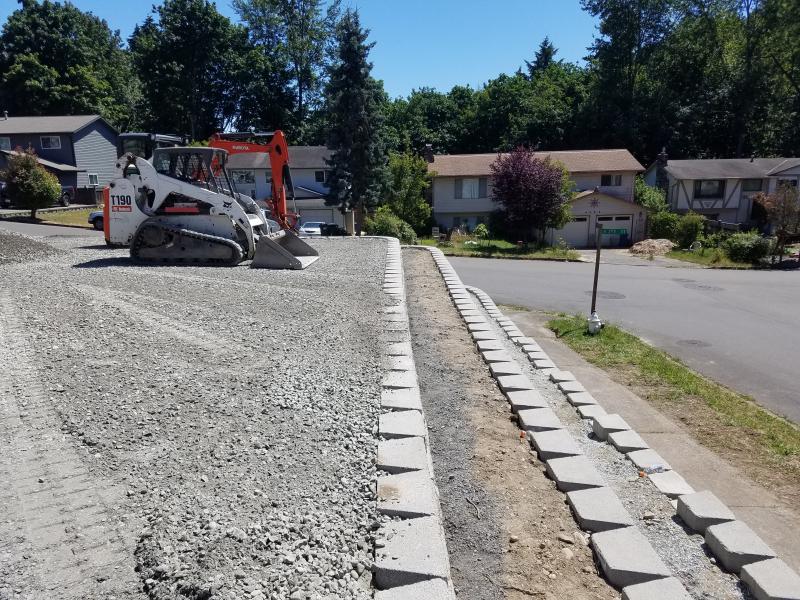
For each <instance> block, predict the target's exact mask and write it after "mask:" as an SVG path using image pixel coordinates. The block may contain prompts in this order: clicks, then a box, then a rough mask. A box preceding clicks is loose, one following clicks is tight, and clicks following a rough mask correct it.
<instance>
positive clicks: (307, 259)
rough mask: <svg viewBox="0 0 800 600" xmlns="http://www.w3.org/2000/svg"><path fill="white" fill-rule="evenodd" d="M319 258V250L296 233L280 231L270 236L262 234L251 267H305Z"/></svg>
mask: <svg viewBox="0 0 800 600" xmlns="http://www.w3.org/2000/svg"><path fill="white" fill-rule="evenodd" d="M318 258H319V252H317V251H316V250H314V248H312V247H311V246H309V245H308V244H306V243H305V242H304V241H303V240H301V239H300V238H299V237H297V235H296V234H295V233H293V232H291V231H280V232H278V233H273V234H272V235H269V236H266V235H264V236H261V238H260V239H259V240H258V245H257V246H256V255H255V256H254V257H253V262H252V263H250V267H251V268H253V269H305V268H306V267H307V266H308V265H310V264H311V263H313V262H315V261H316V260H317V259H318Z"/></svg>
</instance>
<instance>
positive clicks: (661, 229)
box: [647, 212, 680, 240]
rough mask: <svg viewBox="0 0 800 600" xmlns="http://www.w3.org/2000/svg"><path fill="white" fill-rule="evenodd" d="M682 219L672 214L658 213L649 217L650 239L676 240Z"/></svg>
mask: <svg viewBox="0 0 800 600" xmlns="http://www.w3.org/2000/svg"><path fill="white" fill-rule="evenodd" d="M679 220H680V217H679V216H678V215H676V214H675V213H671V212H657V213H653V214H651V215H649V216H648V217H647V230H648V233H649V237H650V238H652V239H656V240H661V239H664V240H674V239H675V237H676V233H677V231H678V221H679Z"/></svg>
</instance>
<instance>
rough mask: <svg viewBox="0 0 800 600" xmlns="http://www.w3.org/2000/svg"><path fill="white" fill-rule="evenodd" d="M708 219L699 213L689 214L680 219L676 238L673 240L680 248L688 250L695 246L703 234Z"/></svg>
mask: <svg viewBox="0 0 800 600" xmlns="http://www.w3.org/2000/svg"><path fill="white" fill-rule="evenodd" d="M705 220H706V218H705V217H704V216H703V215H698V214H697V213H689V214H686V215H683V216H682V217H680V218H679V219H678V226H677V227H676V229H675V238H674V239H673V240H672V241H674V242H675V243H676V244H678V247H680V248H688V247H689V246H691V245H692V244H694V243H695V242H696V241H697V239H698V238H699V237H700V234H702V233H703V223H704V222H705Z"/></svg>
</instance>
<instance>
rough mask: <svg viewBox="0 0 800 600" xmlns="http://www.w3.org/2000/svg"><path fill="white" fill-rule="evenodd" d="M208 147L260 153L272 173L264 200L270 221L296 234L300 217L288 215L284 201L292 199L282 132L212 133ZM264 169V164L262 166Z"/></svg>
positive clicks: (292, 187)
mask: <svg viewBox="0 0 800 600" xmlns="http://www.w3.org/2000/svg"><path fill="white" fill-rule="evenodd" d="M208 145H209V147H211V148H219V149H222V150H227V152H228V154H229V155H230V154H242V153H251V152H261V153H264V154H266V155H268V156H269V166H270V170H271V172H272V180H271V186H270V187H271V188H272V197H271V198H268V199H266V201H267V204H268V205H269V208H270V210H271V211H272V218H273V219H274V220H275V221H277V222H278V224H279V225H280V226H281V228H282V229H285V230H289V231H296V230H297V227H298V225H299V220H300V215H298V214H297V213H295V212H289V208H288V199H289V198H291V199H292V200H294V185H293V183H292V172H291V171H290V169H289V147H288V145H287V144H286V136H285V135H284V134H283V132H282V131H280V130H277V131H271V132H267V133H255V132H249V131H245V132H235V133H215V134H214V135H212V136H211V140H210V141H209V143H208ZM265 166H266V165H265Z"/></svg>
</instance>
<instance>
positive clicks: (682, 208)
mask: <svg viewBox="0 0 800 600" xmlns="http://www.w3.org/2000/svg"><path fill="white" fill-rule="evenodd" d="M644 179H645V181H646V182H647V184H648V185H651V186H658V187H661V188H662V189H664V190H666V193H667V202H668V203H669V206H670V208H671V209H672V210H673V211H675V212H679V213H685V212H688V211H693V212H696V213H699V214H701V215H704V216H705V217H706V218H708V219H712V220H715V221H723V222H727V223H736V224H749V223H751V222H753V221H756V220H758V219H757V216H758V215H757V214H756V215H754V214H753V209H754V204H753V196H755V195H756V194H758V193H759V192H764V193H767V194H770V193H772V192H774V191H776V190H777V189H778V187H779V186H781V185H783V184H788V185H791V186H794V187H797V185H798V180H800V158H755V157H754V158H712V159H695V160H670V159H669V158H668V157H667V154H666V153H665V152H663V151H662V153H661V154H660V155H659V157H658V159H657V160H656V162H654V163H653V164H652V165H650V167H649V168H648V169H647V171H646V172H645V174H644ZM756 210H758V209H757V208H756Z"/></svg>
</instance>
